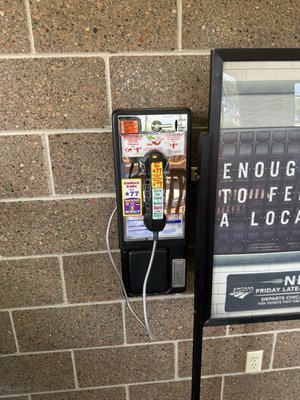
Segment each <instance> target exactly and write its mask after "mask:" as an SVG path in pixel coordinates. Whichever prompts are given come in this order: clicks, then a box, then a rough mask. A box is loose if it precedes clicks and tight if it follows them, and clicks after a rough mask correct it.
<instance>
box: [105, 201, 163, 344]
mask: <svg viewBox="0 0 300 400" xmlns="http://www.w3.org/2000/svg"><path fill="white" fill-rule="evenodd" d="M116 212H117V207H115V209H114V210H113V212H112V213H111V216H110V218H109V221H108V224H107V228H106V236H105V238H106V247H107V251H108V255H109V258H110V261H111V264H112V266H113V269H114V271H115V273H116V275H117V277H118V280H119V282H120V285H121V287H122V291H123V295H124V298H125V301H126V305H127V307H128V309H129V311H130V312H131V314H132V315H133V316H134V318H135V319H136V320H137V321H138V322H139V323H140V324H141V325H142V327H143V328H144V329H145V330H146V332H147V334H148V336H149V338H150V339H151V340H155V339H154V336H153V333H152V332H151V329H150V326H149V322H148V314H147V302H146V296H147V293H146V289H147V282H148V278H149V275H150V272H151V268H152V264H153V260H154V256H155V251H156V245H157V239H158V233H157V232H154V233H153V247H152V252H151V257H150V261H149V264H148V268H147V272H146V275H145V279H144V284H143V311H144V321H145V322H143V321H142V320H141V319H140V317H139V316H138V315H137V314H136V313H135V311H134V310H133V308H132V307H131V304H130V302H129V299H128V296H127V293H126V289H125V286H124V283H123V279H122V277H121V274H120V272H119V270H118V267H117V266H116V263H115V261H114V259H113V256H112V252H111V248H110V243H109V235H110V227H111V223H112V220H113V217H114V216H115V214H116Z"/></svg>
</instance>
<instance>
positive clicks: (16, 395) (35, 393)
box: [0, 379, 190, 399]
mask: <svg viewBox="0 0 300 400" xmlns="http://www.w3.org/2000/svg"><path fill="white" fill-rule="evenodd" d="M181 381H190V379H181ZM171 382H174V381H173V380H160V381H149V382H136V383H128V384H119V385H118V384H117V385H106V386H86V387H78V388H77V389H59V390H51V391H47V390H46V391H43V392H32V393H31V394H30V396H36V395H45V394H53V393H74V392H75V393H76V392H84V391H88V390H97V389H110V388H126V386H128V387H129V386H137V385H148V384H153V383H171ZM21 396H28V393H21V394H6V395H1V396H0V399H7V398H9V397H13V398H15V397H21Z"/></svg>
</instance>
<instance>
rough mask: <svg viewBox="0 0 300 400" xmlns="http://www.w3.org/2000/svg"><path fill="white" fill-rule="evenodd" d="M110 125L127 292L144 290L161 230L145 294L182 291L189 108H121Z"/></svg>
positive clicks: (189, 123) (188, 179)
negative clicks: (154, 247)
mask: <svg viewBox="0 0 300 400" xmlns="http://www.w3.org/2000/svg"><path fill="white" fill-rule="evenodd" d="M112 126H113V142H114V159H115V178H116V190H117V207H118V230H119V246H120V250H121V263H122V277H123V281H124V285H125V288H126V291H127V293H128V294H130V295H137V294H141V293H142V286H143V279H144V276H145V273H146V269H147V265H148V262H149V259H150V255H151V247H152V238H153V232H159V239H160V240H159V242H158V244H157V250H156V254H155V258H154V261H153V266H152V270H151V273H150V276H149V281H148V286H147V292H148V293H170V292H181V291H184V290H185V286H186V246H187V215H188V209H187V204H188V202H187V199H188V189H189V182H190V137H191V111H190V109H188V108H175V109H119V110H115V111H114V112H113V116H112Z"/></svg>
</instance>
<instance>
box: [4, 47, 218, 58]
mask: <svg viewBox="0 0 300 400" xmlns="http://www.w3.org/2000/svg"><path fill="white" fill-rule="evenodd" d="M211 50H212V49H211V48H207V49H198V50H194V49H191V50H189V49H184V50H169V51H168V50H163V51H159V50H156V51H155V50H153V51H133V52H119V53H109V52H90V53H89V52H86V53H85V52H78V53H34V54H33V53H31V54H30V53H27V54H23V53H16V54H2V55H0V60H10V59H12V60H13V59H24V60H26V59H34V58H95V57H99V58H100V57H101V58H104V57H109V58H113V57H148V56H149V57H161V56H166V57H172V56H175V57H176V56H177V57H180V56H209V55H210V52H211Z"/></svg>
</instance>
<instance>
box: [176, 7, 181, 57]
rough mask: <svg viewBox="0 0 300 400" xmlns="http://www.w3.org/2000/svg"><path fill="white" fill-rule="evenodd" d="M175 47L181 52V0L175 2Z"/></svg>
mask: <svg viewBox="0 0 300 400" xmlns="http://www.w3.org/2000/svg"><path fill="white" fill-rule="evenodd" d="M177 46H178V50H182V0H177Z"/></svg>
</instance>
